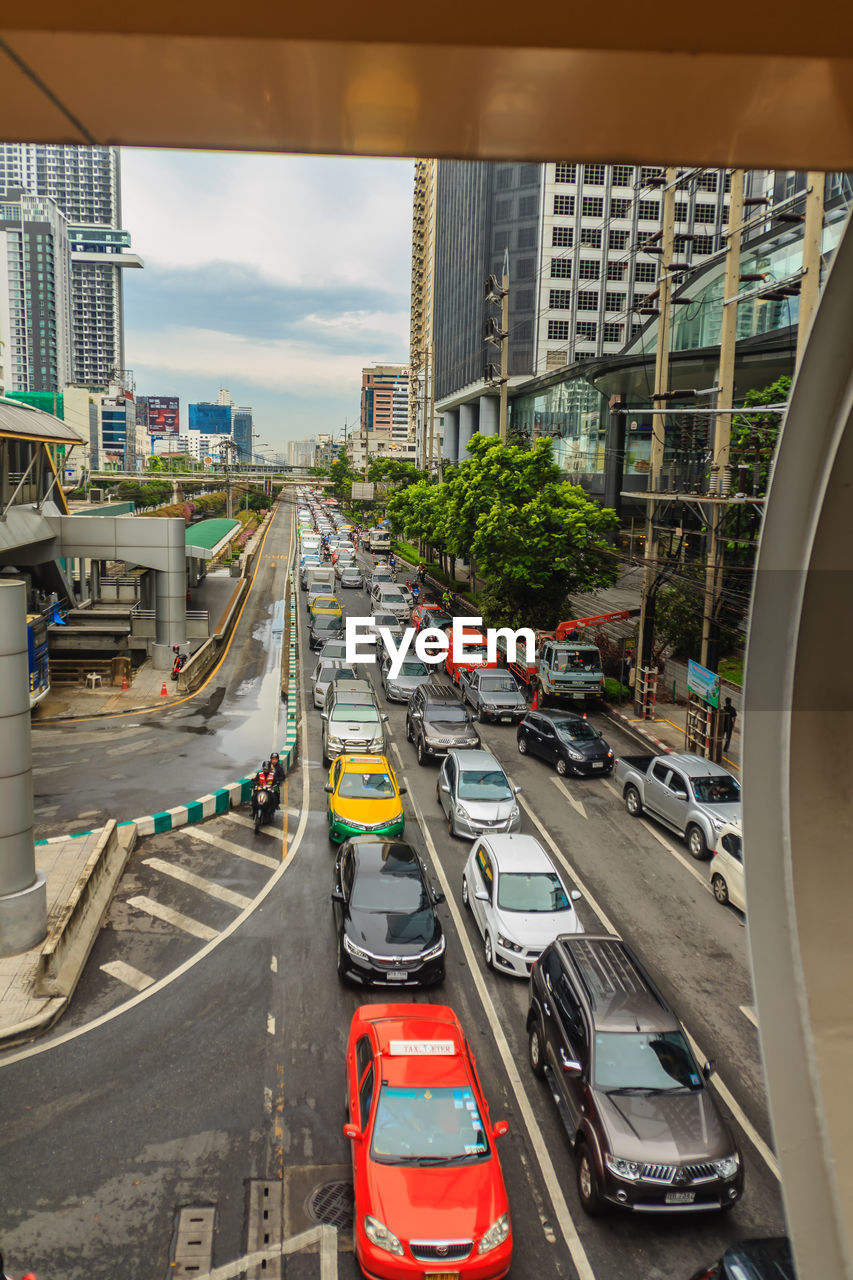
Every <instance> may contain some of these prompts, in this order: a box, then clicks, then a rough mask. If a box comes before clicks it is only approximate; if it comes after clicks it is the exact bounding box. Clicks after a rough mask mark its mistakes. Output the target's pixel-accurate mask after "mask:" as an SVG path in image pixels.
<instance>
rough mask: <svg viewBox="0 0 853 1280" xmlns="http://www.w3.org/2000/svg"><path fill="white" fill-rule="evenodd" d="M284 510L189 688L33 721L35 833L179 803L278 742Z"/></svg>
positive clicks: (286, 545)
mask: <svg viewBox="0 0 853 1280" xmlns="http://www.w3.org/2000/svg"><path fill="white" fill-rule="evenodd" d="M292 513H293V507H292V505H291V503H290V502H283V503H281V504H279V506H278V508H277V511H276V514H275V516H274V517H273V520H272V522H271V524H270V526H269V531H268V534H267V537H266V541H265V543H264V546H263V550H262V552H261V554H260V559H259V562H258V566H257V571H256V574H255V577H254V580H253V583H252V586H251V589H250V591H249V594H248V596H247V598H246V604H245V607H244V610H243V613H242V616H241V618H240V621H239V622H238V624H237V627H236V628H235V631H234V634H233V636H232V638H231V642H230V645H229V647H228V650H227V653H226V656H225V658H224V660H223V661H222V663H221V665H220V666H219V668H218V669H217V670H216V671H214V673H213V674H212V675H211V677H210V678H209V679H208V681H207V682H206V683H205V684H204V685H203V686H202V687H201V689H199V690H198V692H197V693H196V694H194V695H193V696H192V697H190V698H188V699H186V700H182V701H181V702H176V703H175V705H174V706H162V705H156V706H154V707H150V708H143V709H137V710H136V711H133V712H129V713H128V714H127V716H119V717H115V716H112V717H108V718H104V719H97V718H87V719H81V720H80V721H79V722H73V721H66V722H64V723H62V724H61V725H59V724H53V725H49V724H46V725H43V726H38V725H35V726H34V730H33V785H34V803H35V827H36V838H37V839H44V838H46V837H48V836H53V835H60V834H63V833H65V832H72V833H73V832H78V831H88V830H91V829H92V828H93V827H96V826H101V825H103V823H104V822H105V821H106V820H107V819H108V818H116V819H117V820H118V821H119V822H121V821H124V820H128V819H132V818H136V817H139V816H140V815H142V814H147V813H151V812H153V811H154V810H155V809H164V808H168V807H170V806H173V805H178V804H183V803H186V802H187V801H188V800H192V799H194V798H195V797H196V796H198V795H202V794H204V793H205V792H209V791H212V790H214V789H215V788H217V787H220V786H224V785H225V784H226V783H228V782H232V781H234V780H235V779H236V778H239V777H243V776H245V775H246V774H247V773H250V772H253V771H254V770H255V769H256V768H257V767H258V764H259V763H260V761H261V760H262V759H264V758H265V757H266V756H268V755H269V753H270V751H272V750H274V749H276V747H277V746H280V742H281V739H282V738H283V736H284V717H283V715H282V703H281V698H280V684H279V681H280V668H281V635H280V634H279V633H274V632H273V628H272V621H273V614H274V610H275V605H276V602H277V601H278V600H280V599H281V598H282V597H283V595H284V589H285V579H286V571H287V563H288V558H289V555H290V548H291V526H292ZM163 701H164V702H165V701H166V699H163Z"/></svg>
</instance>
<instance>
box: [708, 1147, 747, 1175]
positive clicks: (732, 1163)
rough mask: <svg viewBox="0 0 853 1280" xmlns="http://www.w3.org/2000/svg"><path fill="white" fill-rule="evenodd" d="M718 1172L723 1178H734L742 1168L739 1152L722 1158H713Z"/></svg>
mask: <svg viewBox="0 0 853 1280" xmlns="http://www.w3.org/2000/svg"><path fill="white" fill-rule="evenodd" d="M711 1163H712V1164H713V1166H714V1169H715V1170H716V1172H717V1173H718V1174H719V1175H720V1177H721V1178H733V1177H734V1176H735V1174H736V1173H737V1171H738V1169H739V1168H740V1156H739V1155H738V1153H737V1152H735V1153H734V1155H731V1156H725V1157H724V1159H722V1160H712V1161H711Z"/></svg>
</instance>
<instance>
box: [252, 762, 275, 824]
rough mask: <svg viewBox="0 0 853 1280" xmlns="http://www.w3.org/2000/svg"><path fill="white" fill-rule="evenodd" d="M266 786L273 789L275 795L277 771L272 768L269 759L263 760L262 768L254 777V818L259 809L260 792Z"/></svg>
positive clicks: (270, 789)
mask: <svg viewBox="0 0 853 1280" xmlns="http://www.w3.org/2000/svg"><path fill="white" fill-rule="evenodd" d="M265 787H266V788H267V789H268V790H269V791H272V792H273V795H275V773H274V771H273V770H272V769H271V768H270V762H269V760H265V761H264V762H263V764H262V765H261V767H260V769H259V770H258V772H257V773H256V774H255V776H254V778H253V779H252V817H253V818H254V816H255V814H256V813H257V811H258V801H257V795H258V792H259V791H262V790H263V789H264V788H265Z"/></svg>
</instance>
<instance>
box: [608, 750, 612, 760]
mask: <svg viewBox="0 0 853 1280" xmlns="http://www.w3.org/2000/svg"><path fill="white" fill-rule="evenodd" d="M607 759H608V760H612V759H613V752H612V751H608V753H607Z"/></svg>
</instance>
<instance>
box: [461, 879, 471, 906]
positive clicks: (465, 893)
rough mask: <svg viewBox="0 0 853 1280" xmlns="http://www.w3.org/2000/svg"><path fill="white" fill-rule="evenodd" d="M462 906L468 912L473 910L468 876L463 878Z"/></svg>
mask: <svg viewBox="0 0 853 1280" xmlns="http://www.w3.org/2000/svg"><path fill="white" fill-rule="evenodd" d="M462 905H463V907H464V908H465V910H466V911H470V910H471V899H470V898H469V897H468V879H467V877H466V876H463V877H462Z"/></svg>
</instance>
